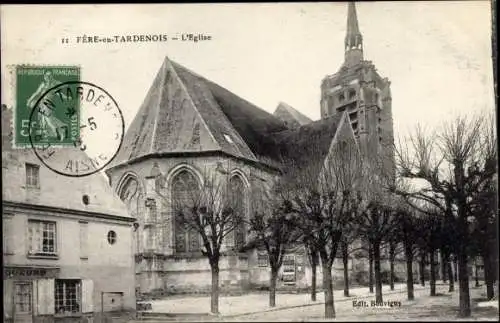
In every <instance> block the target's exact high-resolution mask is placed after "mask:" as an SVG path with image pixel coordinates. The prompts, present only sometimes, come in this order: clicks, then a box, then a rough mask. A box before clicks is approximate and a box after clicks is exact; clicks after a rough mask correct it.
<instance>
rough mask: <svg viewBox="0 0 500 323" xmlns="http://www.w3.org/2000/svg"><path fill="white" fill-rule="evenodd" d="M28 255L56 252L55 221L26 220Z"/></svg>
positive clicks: (53, 253)
mask: <svg viewBox="0 0 500 323" xmlns="http://www.w3.org/2000/svg"><path fill="white" fill-rule="evenodd" d="M28 240H29V247H30V250H29V254H30V255H55V254H56V252H57V243H56V223H55V222H49V221H38V220H28Z"/></svg>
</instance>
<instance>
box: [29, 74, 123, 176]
mask: <svg viewBox="0 0 500 323" xmlns="http://www.w3.org/2000/svg"><path fill="white" fill-rule="evenodd" d="M47 98H52V100H50V102H49V103H47ZM56 111H58V113H60V112H59V111H63V112H64V113H65V114H66V115H67V116H68V117H69V121H70V123H71V127H70V129H75V128H78V130H79V132H78V136H76V137H75V136H74V134H70V136H71V137H72V138H74V140H73V141H72V142H71V145H65V146H60V145H59V142H58V141H57V139H59V138H56V140H54V138H53V137H50V138H48V137H45V133H44V132H43V131H41V130H42V129H41V127H42V124H41V123H39V122H38V123H37V122H35V120H40V119H43V118H50V117H51V116H52V115H54V114H56ZM74 115H79V117H78V118H74ZM76 120H78V123H76ZM29 125H30V127H29V140H30V146H31V147H32V149H33V151H34V153H35V154H36V156H37V157H38V158H39V159H40V161H41V162H42V163H43V164H44V165H45V166H47V167H48V168H49V169H51V170H52V171H54V172H56V173H58V174H61V175H65V176H71V177H83V176H88V175H91V174H95V173H97V172H99V171H100V170H102V169H103V168H104V167H106V165H108V164H109V163H110V162H111V161H112V160H113V158H114V157H115V156H116V154H117V153H118V150H119V149H120V147H121V145H122V141H123V135H124V132H125V123H124V119H123V115H122V112H121V110H120V108H119V106H118V104H117V102H116V101H115V99H114V98H113V97H112V96H111V95H110V94H109V93H108V92H107V91H106V90H105V89H103V88H102V87H100V86H97V85H95V84H93V83H89V82H83V81H69V82H64V83H60V84H57V85H55V86H53V87H51V88H50V89H48V90H47V91H45V92H44V93H43V94H42V95H41V96H40V98H39V99H38V100H37V101H36V102H35V104H34V108H33V109H32V111H31V114H30V117H29Z"/></svg>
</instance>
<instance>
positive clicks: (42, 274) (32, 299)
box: [3, 265, 59, 322]
mask: <svg viewBox="0 0 500 323" xmlns="http://www.w3.org/2000/svg"><path fill="white" fill-rule="evenodd" d="M58 274H59V268H58V267H34V266H9V265H7V266H5V267H4V270H3V281H4V284H3V307H4V322H33V321H34V316H36V315H37V312H38V307H39V305H41V304H39V303H38V297H37V296H38V295H37V291H38V287H39V285H42V284H43V283H41V282H45V281H47V280H50V279H55V278H56V277H57V276H58Z"/></svg>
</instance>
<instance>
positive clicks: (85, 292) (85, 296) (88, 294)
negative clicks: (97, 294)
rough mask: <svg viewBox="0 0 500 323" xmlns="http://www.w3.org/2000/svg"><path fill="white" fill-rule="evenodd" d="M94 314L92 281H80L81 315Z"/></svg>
mask: <svg viewBox="0 0 500 323" xmlns="http://www.w3.org/2000/svg"><path fill="white" fill-rule="evenodd" d="M91 312H94V281H92V279H83V280H82V313H91Z"/></svg>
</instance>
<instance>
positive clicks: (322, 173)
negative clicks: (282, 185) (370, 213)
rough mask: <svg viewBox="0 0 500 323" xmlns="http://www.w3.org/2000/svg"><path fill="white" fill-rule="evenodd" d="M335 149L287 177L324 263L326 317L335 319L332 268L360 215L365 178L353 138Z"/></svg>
mask: <svg viewBox="0 0 500 323" xmlns="http://www.w3.org/2000/svg"><path fill="white" fill-rule="evenodd" d="M332 150H333V151H331V152H330V154H328V157H327V158H326V159H325V160H324V161H323V160H321V161H319V162H318V163H314V164H311V163H309V164H307V167H300V166H299V165H300V164H301V163H298V164H299V165H298V164H297V163H295V162H293V163H292V165H291V166H292V167H289V170H290V171H289V173H288V174H287V176H286V178H287V179H288V183H289V184H290V185H289V192H290V194H291V195H290V196H291V199H290V201H291V204H292V205H293V209H294V211H295V212H296V213H297V215H298V218H299V219H301V221H300V222H299V227H300V228H301V231H302V232H304V233H307V235H308V242H309V243H311V244H312V245H313V247H314V250H317V251H318V254H319V258H320V260H321V265H322V274H323V288H324V292H325V317H326V318H333V317H335V306H334V297H333V281H332V266H333V262H334V260H335V258H336V255H337V251H338V247H339V245H340V243H341V239H342V234H343V233H344V232H345V229H346V228H347V224H348V223H349V222H351V221H352V219H353V217H354V214H355V213H356V212H357V211H356V207H357V205H358V203H357V202H358V194H357V193H356V189H357V188H358V186H359V184H360V183H359V181H360V177H361V176H362V173H361V169H362V168H361V159H360V154H359V151H358V147H357V145H356V142H355V140H354V139H353V140H346V141H340V142H338V143H336V144H335V145H334V147H333V149H332ZM303 153H304V154H301V155H303V156H304V157H305V156H307V157H308V156H311V153H310V152H307V153H306V152H303ZM316 156H318V155H316ZM302 165H303V164H302ZM298 166H299V167H298Z"/></svg>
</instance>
